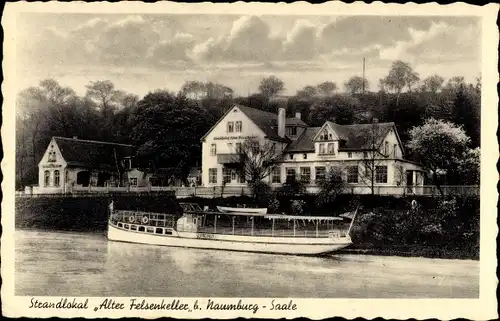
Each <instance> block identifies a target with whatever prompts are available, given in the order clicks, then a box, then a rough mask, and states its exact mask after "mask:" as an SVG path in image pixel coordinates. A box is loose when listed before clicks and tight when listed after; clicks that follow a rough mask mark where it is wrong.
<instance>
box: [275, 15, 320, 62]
mask: <svg viewBox="0 0 500 321" xmlns="http://www.w3.org/2000/svg"><path fill="white" fill-rule="evenodd" d="M317 32H318V30H317V27H316V26H315V25H313V24H312V23H311V22H309V21H307V20H298V21H296V22H295V24H294V26H293V28H292V30H291V31H290V33H288V35H287V37H286V40H285V41H284V42H283V43H282V48H281V52H282V55H281V57H280V58H282V59H284V60H310V59H313V58H315V57H316V51H317V50H316V46H317Z"/></svg>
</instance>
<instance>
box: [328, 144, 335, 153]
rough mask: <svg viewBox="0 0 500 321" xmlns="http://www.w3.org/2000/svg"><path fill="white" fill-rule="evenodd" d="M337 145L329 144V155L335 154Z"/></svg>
mask: <svg viewBox="0 0 500 321" xmlns="http://www.w3.org/2000/svg"><path fill="white" fill-rule="evenodd" d="M334 147H335V144H333V143H328V154H335V148H334Z"/></svg>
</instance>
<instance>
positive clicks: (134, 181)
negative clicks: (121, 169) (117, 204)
mask: <svg viewBox="0 0 500 321" xmlns="http://www.w3.org/2000/svg"><path fill="white" fill-rule="evenodd" d="M129 183H130V186H137V177H132V178H130V179H129Z"/></svg>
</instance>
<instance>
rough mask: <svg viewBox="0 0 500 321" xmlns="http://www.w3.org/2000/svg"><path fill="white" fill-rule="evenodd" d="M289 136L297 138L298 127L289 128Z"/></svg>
mask: <svg viewBox="0 0 500 321" xmlns="http://www.w3.org/2000/svg"><path fill="white" fill-rule="evenodd" d="M287 130H288V136H290V137H295V136H297V127H295V126H294V127H288V129H287Z"/></svg>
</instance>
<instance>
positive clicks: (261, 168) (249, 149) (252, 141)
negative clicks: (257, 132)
mask: <svg viewBox="0 0 500 321" xmlns="http://www.w3.org/2000/svg"><path fill="white" fill-rule="evenodd" d="M239 146H240V147H239V148H238V150H237V151H236V155H235V156H234V157H236V160H237V161H238V162H240V163H241V165H242V175H243V176H244V178H245V179H246V181H247V182H248V183H249V185H250V186H252V187H253V186H255V185H256V184H258V183H259V182H261V181H262V180H263V179H264V178H266V177H268V176H269V174H270V173H271V170H272V168H273V166H274V165H275V164H276V163H277V162H279V161H280V160H281V159H282V153H281V151H280V150H279V149H278V148H277V146H276V143H274V142H272V141H269V140H261V139H258V138H247V139H246V140H245V141H243V142H242V143H241V145H239Z"/></svg>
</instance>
